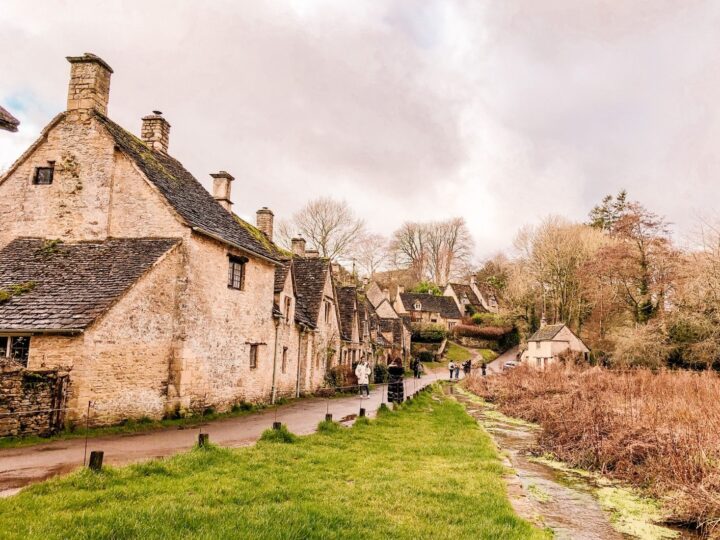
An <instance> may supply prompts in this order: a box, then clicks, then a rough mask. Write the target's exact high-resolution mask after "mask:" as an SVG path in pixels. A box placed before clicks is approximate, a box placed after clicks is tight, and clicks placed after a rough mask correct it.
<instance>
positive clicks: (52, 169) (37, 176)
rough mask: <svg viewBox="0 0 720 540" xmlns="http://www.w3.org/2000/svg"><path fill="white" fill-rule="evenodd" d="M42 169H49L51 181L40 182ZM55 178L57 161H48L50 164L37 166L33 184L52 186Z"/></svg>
mask: <svg viewBox="0 0 720 540" xmlns="http://www.w3.org/2000/svg"><path fill="white" fill-rule="evenodd" d="M41 171H49V173H50V181H49V182H40V181H39V179H40V172H41ZM54 180H55V162H54V161H48V164H47V165H45V166H42V167H35V171H34V172H33V177H32V184H33V186H51V185H52V184H53V181H54Z"/></svg>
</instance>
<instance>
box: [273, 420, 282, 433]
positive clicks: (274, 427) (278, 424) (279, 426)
mask: <svg viewBox="0 0 720 540" xmlns="http://www.w3.org/2000/svg"><path fill="white" fill-rule="evenodd" d="M280 428H282V422H273V429H277V430H278V431H279V430H280Z"/></svg>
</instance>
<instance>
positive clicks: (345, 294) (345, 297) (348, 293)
mask: <svg viewBox="0 0 720 540" xmlns="http://www.w3.org/2000/svg"><path fill="white" fill-rule="evenodd" d="M337 296H338V297H337V302H338V310H339V311H340V333H341V334H342V338H343V339H344V340H346V341H349V340H351V339H352V330H353V328H352V326H353V320H354V318H353V315H354V314H355V312H356V310H357V309H358V303H357V289H356V288H355V287H338V288H337Z"/></svg>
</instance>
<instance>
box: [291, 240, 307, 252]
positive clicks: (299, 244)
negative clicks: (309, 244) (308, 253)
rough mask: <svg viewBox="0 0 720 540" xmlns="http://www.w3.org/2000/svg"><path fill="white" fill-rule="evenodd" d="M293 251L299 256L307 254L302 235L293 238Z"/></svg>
mask: <svg viewBox="0 0 720 540" xmlns="http://www.w3.org/2000/svg"><path fill="white" fill-rule="evenodd" d="M291 242H292V252H293V255H295V256H297V257H304V256H305V239H304V238H303V237H302V236H298V237H297V238H293V239H292V241H291Z"/></svg>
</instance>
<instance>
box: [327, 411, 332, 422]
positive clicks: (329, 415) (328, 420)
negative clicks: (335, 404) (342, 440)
mask: <svg viewBox="0 0 720 540" xmlns="http://www.w3.org/2000/svg"><path fill="white" fill-rule="evenodd" d="M325 421H326V422H332V413H327V414H326V415H325Z"/></svg>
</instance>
